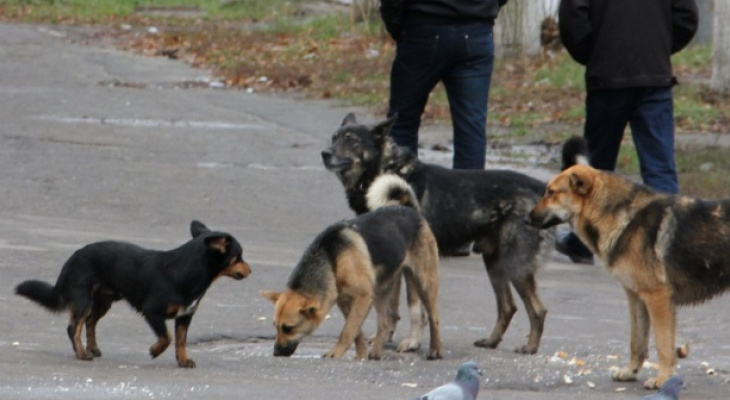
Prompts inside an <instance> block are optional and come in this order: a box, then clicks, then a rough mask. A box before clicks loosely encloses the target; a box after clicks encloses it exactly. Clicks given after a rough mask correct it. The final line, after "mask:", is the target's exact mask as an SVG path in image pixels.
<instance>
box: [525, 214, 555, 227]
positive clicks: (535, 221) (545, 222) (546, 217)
mask: <svg viewBox="0 0 730 400" xmlns="http://www.w3.org/2000/svg"><path fill="white" fill-rule="evenodd" d="M563 222H565V221H563V220H561V219H560V218H558V217H556V216H555V215H552V214H548V213H544V212H543V213H540V212H535V210H532V211H530V215H528V216H527V217H526V218H525V223H527V224H529V225H532V226H533V227H535V228H537V229H547V228H551V227H553V226H555V225H559V224H562V223H563Z"/></svg>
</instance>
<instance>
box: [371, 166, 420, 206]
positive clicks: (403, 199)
mask: <svg viewBox="0 0 730 400" xmlns="http://www.w3.org/2000/svg"><path fill="white" fill-rule="evenodd" d="M365 197H366V199H367V206H368V210H370V211H372V210H375V209H376V208H380V207H385V206H406V207H412V208H415V209H416V210H420V207H419V205H418V198H416V193H415V192H414V191H413V188H411V185H410V184H409V183H408V182H406V181H405V180H404V179H403V178H401V177H400V176H398V175H394V174H383V175H380V176H378V177H377V178H375V180H374V181H373V183H372V184H370V187H369V188H368V192H367V194H366V195H365Z"/></svg>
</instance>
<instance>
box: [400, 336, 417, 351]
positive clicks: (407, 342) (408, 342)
mask: <svg viewBox="0 0 730 400" xmlns="http://www.w3.org/2000/svg"><path fill="white" fill-rule="evenodd" d="M420 348H421V341H420V340H418V339H415V338H405V339H403V340H401V341H400V343H398V352H400V353H405V352H409V351H417V350H418V349H420Z"/></svg>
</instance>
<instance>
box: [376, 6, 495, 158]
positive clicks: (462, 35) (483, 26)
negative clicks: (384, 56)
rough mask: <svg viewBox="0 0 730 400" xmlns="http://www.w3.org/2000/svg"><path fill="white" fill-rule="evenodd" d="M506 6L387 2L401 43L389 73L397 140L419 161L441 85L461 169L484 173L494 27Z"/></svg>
mask: <svg viewBox="0 0 730 400" xmlns="http://www.w3.org/2000/svg"><path fill="white" fill-rule="evenodd" d="M506 2H507V0H407V1H406V0H381V5H380V11H381V16H382V18H383V22H384V25H385V28H386V29H387V31H388V32H389V33H390V35H391V36H392V37H393V39H394V40H395V41H396V55H395V58H394V60H393V65H392V68H391V73H390V102H389V107H388V117H391V116H392V115H394V114H396V113H397V114H398V119H397V120H396V122H395V124H394V125H393V127H392V129H391V131H390V136H391V137H392V138H393V140H394V141H395V143H396V144H398V145H400V146H404V147H407V148H408V149H410V150H411V151H412V152H413V153H414V154H416V155H417V154H418V130H419V127H420V125H421V116H422V114H423V110H424V108H425V107H426V103H427V101H428V96H429V94H430V93H431V91H432V90H433V88H434V87H435V86H436V84H438V83H439V82H442V83H443V85H444V87H445V88H446V94H447V97H448V100H449V107H450V110H451V119H452V123H453V131H454V133H453V138H454V159H453V168H455V169H484V165H485V157H486V149H487V136H486V132H487V102H488V98H489V87H490V83H491V78H492V70H493V67H494V38H493V33H492V30H493V26H494V20H495V19H496V18H497V14H498V13H499V10H500V7H501V6H503V5H504V4H505V3H506Z"/></svg>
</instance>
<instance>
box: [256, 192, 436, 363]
mask: <svg viewBox="0 0 730 400" xmlns="http://www.w3.org/2000/svg"><path fill="white" fill-rule="evenodd" d="M398 180H399V181H402V180H400V179H398ZM401 187H405V188H406V190H405V191H402V190H399V189H397V188H396V189H395V191H399V192H400V194H401V195H403V196H404V198H403V201H396V203H406V204H411V205H413V204H414V202H413V199H414V197H413V195H411V194H410V193H411V191H410V188H409V187H408V185H407V184H405V183H403V185H402V186H401ZM383 188H385V189H384V190H390V189H389V188H392V186H390V185H389V184H386V185H384V186H383ZM373 198H374V199H385V201H384V203H385V204H388V201H389V200H388V199H391V198H392V195H391V194H387V193H386V194H382V195H378V196H374V197H373ZM375 201H378V200H375ZM384 203H383V202H380V203H378V205H377V206H374V208H375V207H378V208H376V209H374V210H373V211H371V212H369V213H366V214H363V215H360V216H358V217H357V218H354V219H351V220H348V221H343V222H339V223H336V224H334V225H331V226H330V227H328V228H327V229H325V230H324V231H323V232H322V233H321V234H319V236H317V238H316V239H315V240H314V242H313V243H312V244H311V245H310V246H309V248H308V249H307V250H306V251H305V253H304V255H303V256H302V259H301V260H300V261H299V264H298V265H297V266H296V267H295V268H294V270H293V271H292V274H291V276H290V277H289V282H288V283H287V289H286V290H285V291H283V292H273V291H261V294H262V295H263V296H264V297H266V298H267V299H269V300H271V301H272V302H273V303H274V305H275V311H274V326H275V327H276V344H275V346H274V355H275V356H286V357H288V356H291V355H292V354H293V353H294V351H295V350H296V349H297V346H298V345H299V342H300V341H301V340H302V339H303V338H304V337H305V336H307V335H309V334H310V333H312V332H313V331H314V330H315V329H316V328H317V327H318V326H319V325H320V323H321V322H322V321H323V320H324V317H325V316H326V315H327V313H328V312H329V310H330V309H331V308H332V307H333V306H334V305H335V304H337V306H338V307H339V308H340V310H341V311H342V315H343V316H344V317H345V326H344V327H343V329H342V333H341V334H340V338H339V340H338V342H337V344H336V345H335V346H334V347H333V348H332V350H330V351H329V352H327V353H326V354H324V357H334V358H340V357H342V356H343V355H344V354H345V353H346V352H347V350H348V349H349V348H350V346H351V345H352V343H353V341H354V343H355V355H356V357H357V358H365V356H366V354H367V344H366V340H365V338H364V336H363V334H362V331H361V327H362V324H363V322H364V321H365V318H366V317H367V314H368V312H369V310H370V308H371V306H372V305H374V308H375V311H376V313H377V333H376V334H375V337H374V340H373V341H372V348H371V350H370V353H369V354H367V355H368V357H369V358H370V359H380V358H381V357H382V353H383V343H384V342H385V341H386V340H387V339H388V334H389V331H390V329H391V321H390V316H391V315H392V313H393V312H394V311H393V310H392V309H391V308H390V307H391V306H392V298H393V297H394V295H393V293H394V292H395V290H396V288H397V287H399V286H400V277H401V275H404V276H405V277H406V281H407V282H408V283H409V285H410V287H412V288H415V290H416V291H417V293H418V296H419V297H420V299H421V301H422V302H423V305H424V306H425V308H426V312H427V314H428V322H429V327H430V347H429V350H428V353H427V358H428V359H437V358H441V356H442V350H441V334H440V328H439V315H438V305H437V302H436V299H437V296H438V247H437V244H436V239H435V238H434V237H433V234H432V233H431V229H430V228H429V226H428V223H426V221H425V220H424V219H423V217H422V216H421V214H420V213H419V212H418V210H417V209H415V208H413V207H411V206H400V205H385V206H382V205H383V204H384ZM380 206H382V207H380ZM416 307H417V308H418V310H419V311H420V308H421V306H420V303H417V304H416ZM419 322H420V317H419V320H417V321H416V324H417V325H418V323H419ZM421 329H422V328H421V327H420V326H415V327H414V330H421ZM418 340H419V341H420V338H419V339H418Z"/></svg>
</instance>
